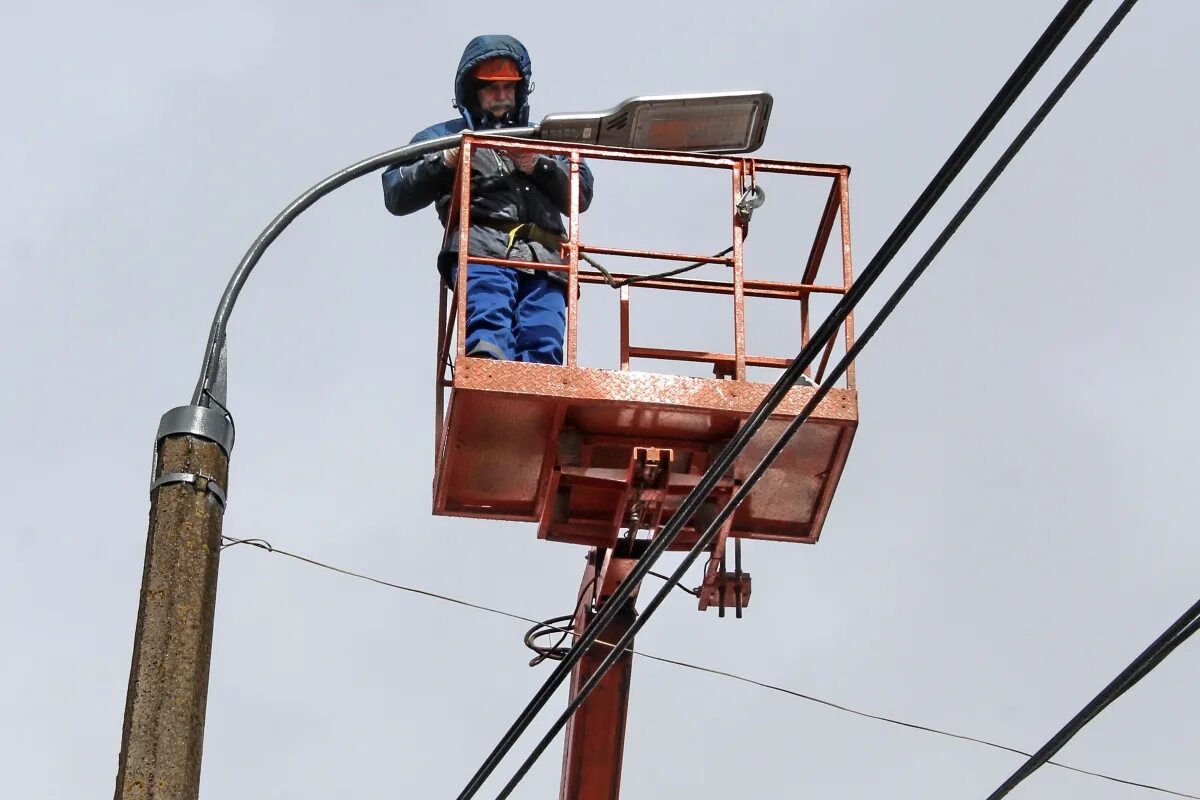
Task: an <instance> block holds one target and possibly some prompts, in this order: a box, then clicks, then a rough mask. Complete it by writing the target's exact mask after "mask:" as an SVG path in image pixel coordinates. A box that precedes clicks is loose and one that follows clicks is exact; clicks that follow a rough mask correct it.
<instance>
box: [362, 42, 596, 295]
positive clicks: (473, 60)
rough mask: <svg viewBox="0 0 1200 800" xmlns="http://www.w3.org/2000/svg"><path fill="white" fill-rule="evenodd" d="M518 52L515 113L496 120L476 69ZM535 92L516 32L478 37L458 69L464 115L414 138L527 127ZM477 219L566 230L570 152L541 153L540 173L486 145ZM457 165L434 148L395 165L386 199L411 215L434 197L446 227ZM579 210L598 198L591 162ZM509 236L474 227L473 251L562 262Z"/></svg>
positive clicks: (476, 167) (475, 201)
mask: <svg viewBox="0 0 1200 800" xmlns="http://www.w3.org/2000/svg"><path fill="white" fill-rule="evenodd" d="M497 57H503V58H510V59H512V60H514V61H516V62H517V66H518V68H519V69H520V71H521V76H522V80H521V81H520V83H518V84H517V87H516V92H515V94H516V96H515V103H514V105H513V109H512V111H510V112H509V113H508V114H506V115H505V116H504V117H503V118H502V119H493V118H491V117H490V115H487V114H485V113H484V112H482V111H481V110H480V108H479V103H478V101H477V99H476V91H477V87H476V86H474V85H472V84H473V81H472V80H471V78H470V73H471V71H472V70H473V69H475V67H476V66H478V65H479V64H480V63H482V62H483V61H486V60H487V59H490V58H497ZM532 91H533V68H532V64H531V62H530V59H529V51H527V50H526V49H525V45H523V44H521V42H519V41H518V40H517V39H515V38H514V37H512V36H504V35H488V36H476V37H475V38H474V39H472V40H471V41H470V42H468V43H467V46H466V48H465V49H464V50H463V54H462V58H461V59H459V62H458V70H457V71H456V72H455V75H454V105H455V107H456V108H458V111H459V115H460V116H459V117H458V118H457V119H451V120H447V121H445V122H441V123H438V124H437V125H431V126H429V127H428V128H425V129H424V130H422V131H420V132H418V133H417V134H416V135H415V136H413V138H412V141H413V142H420V141H425V140H428V139H434V138H437V137H439V136H447V135H449V134H453V133H459V132H461V131H463V130H467V129H470V130H477V131H483V130H487V129H489V128H502V127H522V126H525V125H528V124H529V94H530V92H532ZM471 167H472V168H471V219H472V222H474V221H475V220H486V221H488V222H490V223H492V224H493V225H496V224H499V225H509V224H510V223H511V224H512V225H516V224H519V223H522V222H531V223H533V224H535V225H537V226H538V227H540V228H542V229H544V230H548V231H551V232H553V233H559V234H562V233H565V231H566V228H565V227H564V225H563V221H562V215H563V214H566V213H568V211H569V204H570V165H569V163H568V161H567V159H566V158H563V157H560V156H555V157H548V156H539V157H538V159H537V163H536V164H535V166H534V169H533V172H532V174H525V173H523V172H521V171H520V170H518V169H517V168H516V166H515V165H514V164H513V162H512V159H510V158H509V157H508V156H507V155H506V154H504V153H501V152H498V151H495V150H491V149H479V150H477V151H476V152H475V156H474V157H473V158H472V165H471ZM454 173H455V170H454V169H453V168H451V167H449V166H447V165H446V163H445V161H444V160H443V159H442V156H441V154H440V153H431V154H429V155H426V156H423V157H422V158H420V159H417V160H415V161H410V162H407V163H403V164H399V165H397V166H394V167H391V168H389V169H388V170H386V171H385V172H384V173H383V197H384V205H386V206H387V209H388V211H390V212H391V213H393V214H396V215H404V214H411V213H413V212H414V211H418V210H420V209H422V208H424V207H425V206H427V205H429V204H430V203H434V204H435V207H436V209H437V214H438V218H439V219H440V220H441V222H442V225H443V226H444V225H445V224H446V220H447V218H448V216H449V211H450V197H451V194H452V191H453V188H454ZM579 178H580V180H579V187H580V191H579V208H580V210H581V211H582V210H585V209H587V207H588V205H589V204H590V203H591V200H592V172H591V170H590V169H589V168H588V166H587V165H586V164H581V165H580V169H579ZM507 248H508V237H507V236H506V235H505V234H504V233H503V232H502V231H500V230H496V229H495V228H494V227H491V226H487V225H478V224H472V225H471V233H470V249H469V252H470V253H471V254H472V255H482V256H487V257H490V258H504V257H506V255H508V256H509V257H511V258H514V259H519V260H523V261H538V262H542V263H561V262H562V259H561V258H560V257H559V255H558V253H557V252H556V251H551V250H550V249H549V248H547V247H545V246H544V245H542V244H540V243H538V242H524V241H520V242H518V243H517V245H516V247H514V248H513V250H512V252H511V253H508V252H507ZM457 253H458V237H457V236H449V237H447V242H446V247H445V249H443V251H442V252H441V253H440V254H439V256H438V267H439V269H440V270H441V272H442V275H443V276H446V275H447V270H448V269H450V267H451V266H452V265H453V264H454V263H455V261H456V260H457V257H458V256H457Z"/></svg>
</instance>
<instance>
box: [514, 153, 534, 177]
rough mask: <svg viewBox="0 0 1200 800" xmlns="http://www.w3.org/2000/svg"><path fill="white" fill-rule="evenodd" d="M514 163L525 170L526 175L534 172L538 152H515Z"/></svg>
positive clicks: (522, 170)
mask: <svg viewBox="0 0 1200 800" xmlns="http://www.w3.org/2000/svg"><path fill="white" fill-rule="evenodd" d="M512 160H513V163H514V164H516V165H517V169H519V170H521V172H524V173H525V174H526V175H532V174H533V167H534V165H536V164H537V160H538V154H537V153H513V154H512Z"/></svg>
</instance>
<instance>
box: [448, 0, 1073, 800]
mask: <svg viewBox="0 0 1200 800" xmlns="http://www.w3.org/2000/svg"><path fill="white" fill-rule="evenodd" d="M1089 4H1090V0H1069V1H1068V2H1067V3H1066V5H1064V6H1063V8H1062V10H1060V11H1059V13H1058V15H1057V16H1055V18H1054V20H1053V21H1052V22H1051V23H1050V25H1049V27H1048V28H1047V29H1046V31H1045V32H1044V33H1043V34H1042V36H1041V37H1040V38H1039V39H1038V41H1037V42H1036V43H1035V44H1034V46H1033V48H1032V49H1031V50H1030V51H1029V53H1028V54H1026V56H1025V58H1024V59H1022V61H1021V63H1020V64H1019V65H1018V67H1017V69H1016V70H1015V71H1014V73H1013V74H1012V75H1011V76H1010V77H1009V79H1008V80H1007V81H1006V82H1005V84H1004V86H1002V87H1001V89H1000V91H999V92H998V93H997V95H996V97H995V98H994V99H993V100H992V101H991V102H990V103H989V104H988V105H987V107H986V108H985V109H984V111H983V113H982V114H981V115H980V117H979V119H978V120H976V122H975V124H974V125H972V126H971V129H970V130H969V131H968V132H967V134H966V136H964V138H963V140H962V141H961V142H960V143H959V145H958V146H957V147H956V148H955V149H954V151H953V152H952V153H951V155H950V157H949V158H948V159H947V161H946V163H945V164H944V165H943V166H942V168H941V169H939V170H938V172H937V174H935V175H934V177H933V179H932V180H931V181H930V183H929V185H928V186H927V187H926V188H925V190H924V191H923V192H922V193H921V194H920V196H919V197H918V198H917V200H916V202H915V203H914V204H913V206H912V208H910V209H909V211H908V212H907V213H906V214H905V215H904V217H903V218H902V219H901V221H900V222H899V223H898V224H897V226H896V228H895V230H893V231H892V233H891V234H890V235H889V236H888V238H887V240H886V241H885V242H884V243H883V245H882V246H881V247H880V249H879V251H878V252H877V253H876V254H875V257H874V258H872V259H871V262H870V263H869V264H868V265H867V267H866V268H865V269H864V271H863V273H862V275H861V276H860V277H859V279H858V280H857V281H855V282H854V284H853V285H852V286H851V287H850V289H849V290H848V291H847V292H846V294H845V295H843V297H842V299H841V300H840V301H838V303H837V304H836V305H835V307H834V309H833V311H831V312H830V314H829V316H828V317H827V318H826V319H825V321H824V322H822V323H821V325H820V327H818V329H817V330H816V331H815V332H814V333H813V334H812V336H811V338H810V340H809V343H808V345H806V346H805V347H804V348H802V349H801V351H800V352H799V353H798V354H797V356H796V358H795V359H794V360H793V361H792V363H791V364H790V365H789V366H788V367H787V368H786V369H785V370H784V372H783V374H782V375H781V376H780V378H779V380H778V381H777V382H776V383H775V385H774V386H772V387H771V389H770V390H768V392H767V394H766V396H765V397H764V398H763V401H762V403H760V404H759V406H758V408H757V409H755V411H754V412H753V413H752V414H750V416H749V417H748V418H747V420H746V422H745V423H744V424H743V426H742V427H741V428H740V429H739V430H738V432H737V433H736V434H735V435H734V436H733V437H732V438H731V439H730V441H729V443H728V444H726V446H725V447H724V448H723V449H722V450H721V452H720V453H719V454H718V455H717V457H716V458H715V459H714V460H713V462H712V463H711V464H710V466H709V468H708V470H707V471H706V472H705V473H704V474H703V475H702V476H701V477H700V480H699V481H698V482H697V484H696V486H695V487H694V488H693V490H692V492H691V493H690V494H688V496H687V497H686V498H684V500H683V502H682V503H681V504H680V506H679V508H678V509H677V511H676V513H675V514H674V515H673V516H672V517H671V520H670V521H669V522H668V523H667V524H666V525H665V526H664V527H663V529H662V530H661V531H660V533H659V535H658V536H657V537H655V538H654V539H653V540H652V541H651V543H650V546H649V547H648V548H647V550H646V552H645V553H644V554H643V555H642V558H640V559H639V560H638V561H637V563H636V564H635V565H634V567H633V568H632V569H631V570H630V573H629V575H628V576H627V577H626V578H625V580H624V581H622V582H621V584H620V585H619V586H618V587H617V589H616V590H615V591H614V592H613V594H612V596H611V598H610V601H609V603H606V604H605V606H604V607H603V608H601V609H600V611H599V613H597V615H596V616H595V617H594V618H593V619H592V622H591V624H589V625H588V627H587V628H586V629H585V630H584V631H583V633H582V634H581V636H580V638H579V640H578V641H577V642H576V643H575V645H574V646H573V647H572V649H571V652H570V653H569V654H568V655H567V656H566V657H565V658H564V659H563V660H562V661H561V662H559V665H558V667H557V668H556V669H555V670H554V671H553V673H552V674H551V675H550V677H549V678H548V679H547V680H546V682H545V684H543V686H542V688H541V689H539V690H538V692H537V693H536V694H535V695H534V697H533V699H532V700H531V701H530V702H529V704H528V705H527V706H526V707H525V709H524V710H523V711H522V712H521V713H520V715H519V716H518V717H517V720H516V721H515V722H514V723H513V724H512V726H510V728H509V729H508V731H506V732H505V734H504V735H503V736H502V737H501V739H500V742H499V743H498V744H497V745H496V746H495V747H494V748H493V750H492V752H491V753H490V754H489V755H488V756H487V758H486V759H485V760H484V763H483V764H482V765H481V766H480V767H479V769H478V770H477V771H476V772H475V774H474V775H473V776H472V777H471V779H470V780H469V781H468V783H467V786H466V787H465V788H464V789H463V791H462V792H461V793H460V794H459V796H458V800H469V799H470V798H472V797H474V796H475V794H476V792H478V790H479V789H480V787H481V786H482V785H483V782H484V781H485V780H486V779H487V778H488V776H490V775H491V773H492V772H494V771H495V768H496V766H497V765H498V764H499V762H500V760H501V759H502V758H503V757H504V755H505V754H507V753H508V751H509V750H510V749H512V746H513V745H514V744H515V743H516V741H517V739H518V738H519V737H520V736H521V734H522V733H523V732H524V731H525V729H526V728H528V727H529V725H530V723H531V722H532V720H533V718H534V717H535V716H536V715H537V714H538V712H539V711H540V710H541V709H542V708H543V707H544V706H545V705H546V703H547V702H548V701H549V699H550V698H551V697H552V696H553V694H554V692H555V691H556V690H557V688H558V686H559V685H560V684H561V683H562V682H563V681H564V680H565V679H566V677H567V676H568V675H569V674H570V672H571V670H572V669H573V668H574V666H575V664H576V663H577V662H578V661H579V659H580V658H581V657H582V655H583V653H584V652H586V651H587V649H588V648H590V647H591V646H592V644H593V642H594V641H595V639H596V638H597V636H598V635H599V631H601V630H604V628H605V627H606V626H607V625H608V624H609V623H610V622H611V621H612V619H613V618H614V617H615V616H616V614H617V613H619V611H620V609H621V608H622V607H623V605H624V603H625V602H626V601H627V600H628V599H629V597H630V596H631V595H632V593H633V590H634V588H635V587H636V586H637V585H638V584H639V583H640V582H641V580H642V579H643V578H644V577H645V575H646V573H647V572H648V571H649V570H650V569H651V568H653V566H654V562H655V561H656V560H657V559H658V557H659V556H660V555H661V554H662V553H663V552H664V551H665V550H666V549H667V547H669V546H670V545H671V544H672V543H673V542H674V540H675V538H676V537H677V536H678V535H679V531H680V530H681V529H682V527H683V526H684V525H685V524H687V523H688V522H689V521H690V520H691V518H692V516H693V515H694V514H695V513H696V511H697V510H698V508H699V507H700V505H701V504H702V503H703V502H704V500H705V498H707V497H708V495H709V494H710V493H711V492H712V490H713V489H714V488H715V486H716V484H717V482H718V481H719V480H720V477H721V476H722V475H724V474H725V473H726V472H727V471H728V470H729V469H730V468H731V467H732V466H733V463H734V461H735V460H736V459H737V457H738V456H739V455H740V453H741V452H742V450H744V449H745V447H746V446H747V444H748V443H749V442H750V440H751V438H752V437H753V436H754V435H755V434H757V432H758V431H759V429H760V428H761V427H762V425H763V423H764V422H765V421H766V420H767V418H768V417H769V416H770V414H771V413H772V412H773V411H774V409H775V408H776V407H777V406H778V405H779V403H780V402H781V401H782V400H783V398H784V397H786V396H787V393H788V392H789V391H790V389H791V387H792V386H793V385H794V384H795V383H796V382H797V381H798V380H799V378H800V376H801V375H803V374H804V370H805V369H807V368H808V366H809V364H811V363H812V361H813V360H814V359H815V358H816V357H817V355H818V354H819V353H820V351H821V349H822V348H823V347H824V346H825V344H826V342H827V341H828V340H829V339H831V338H832V337H833V336H834V335H835V334H836V333H837V330H838V328H839V327H840V326H841V324H842V322H843V321H844V320H845V319H846V317H847V315H848V314H849V313H850V311H851V310H852V309H853V308H854V306H855V305H857V304H858V302H859V301H860V300H861V299H862V297H863V295H864V294H865V293H866V292H867V291H868V290H869V289H870V287H871V286H872V285H874V283H875V281H876V280H878V278H879V276H880V274H881V273H882V271H883V270H884V269H885V268H886V267H887V265H888V264H889V263H890V262H891V260H892V259H893V258H894V257H895V255H896V253H897V252H898V251H899V249H900V247H902V246H903V245H904V243H905V242H906V241H907V240H908V238H909V237H910V236H911V235H912V233H913V231H914V230H915V229H916V227H917V226H918V225H919V224H920V223H921V221H922V220H924V218H925V217H926V216H927V215H928V213H929V211H930V209H931V208H932V206H933V205H934V204H935V203H936V202H937V200H938V199H939V198H940V197H941V196H942V195H943V194H944V193H945V191H946V189H947V188H948V187H949V184H950V183H951V182H952V181H953V180H954V178H955V177H956V176H957V175H958V174H959V173H960V172H961V171H962V169H963V167H964V166H965V165H966V163H967V161H968V160H969V159H970V158H971V156H972V155H973V154H974V153H975V152H976V151H977V150H978V149H979V147H980V146H981V145H982V143H983V141H984V139H986V138H987V136H988V134H989V133H990V132H991V131H992V130H993V129H994V128H995V126H996V124H997V123H998V122H999V120H1000V118H1001V117H1002V116H1003V115H1004V113H1005V112H1006V111H1007V110H1008V109H1009V108H1011V106H1012V104H1013V103H1014V102H1015V101H1016V98H1017V96H1018V95H1019V94H1020V93H1021V91H1022V89H1024V87H1025V86H1027V85H1028V84H1029V82H1030V80H1032V78H1033V76H1034V74H1036V72H1037V71H1038V69H1039V68H1040V67H1041V65H1042V64H1043V63H1045V61H1046V59H1047V58H1049V56H1050V53H1052V52H1053V51H1054V49H1055V48H1056V47H1057V45H1058V44H1059V43H1060V42H1061V41H1062V39H1063V38H1064V37H1065V36H1066V34H1067V33H1068V32H1069V31H1070V29H1071V28H1072V27H1073V26H1074V24H1075V23H1076V21H1078V18H1079V16H1080V15H1081V14H1082V13H1083V11H1084V9H1086V8H1087V6H1088V5H1089ZM828 385H829V384H826V386H828ZM826 391H827V390H826ZM823 396H824V395H823V394H822V393H821V390H820V389H818V394H817V395H816V397H823ZM812 407H814V405H813V404H812V403H810V404H809V406H807V407H806V408H807V409H808V410H809V413H811V408H812ZM790 430H792V432H793V433H794V429H790ZM786 435H787V434H785V436H786ZM760 466H761V465H760ZM750 485H752V484H743V486H742V487H740V490H739V492H738V493H737V494H735V496H734V498H733V499H731V501H730V504H729V505H727V506H726V507H725V510H724V511H723V514H724V515H725V516H728V513H730V510H731V508H733V507H736V504H737V503H739V502H741V499H742V498H743V497H744V496H745V491H742V490H748V489H749V486H750ZM717 524H718V523H716V522H714V523H713V525H710V527H709V529H708V531H706V533H705V535H703V536H702V537H701V538H700V539H699V540H698V541H697V543H696V545H695V546H694V547H693V548H692V550H691V551H690V552H689V553H688V556H687V557H686V558H685V561H684V564H683V565H681V568H680V570H678V571H677V572H676V574H675V576H674V579H675V580H676V581H678V580H679V579H680V578H681V577H682V573H683V571H686V568H687V567H688V566H690V565H691V563H692V562H694V561H695V558H696V556H697V555H698V554H699V552H700V550H702V549H703V548H705V547H707V546H708V544H709V542H710V541H711V540H712V538H713V537H714V536H715V535H716V526H717ZM668 591H669V590H668ZM661 598H662V593H661V592H660V594H659V595H656V596H655V598H654V600H653V601H651V606H650V607H649V608H647V610H646V611H644V612H643V613H642V615H641V616H640V617H638V619H637V620H636V621H635V622H634V623H633V626H631V627H630V628H629V629H628V631H627V632H626V635H625V636H624V637H622V638H624V639H631V638H632V634H633V633H634V632H635V631H636V630H637V629H640V628H641V626H642V625H643V624H645V622H646V621H647V620H648V619H649V618H650V616H651V615H652V613H653V608H656V607H657V605H658V604H659V603H661V602H662V599H661ZM620 652H621V649H617V650H613V651H612V652H610V653H609V657H608V658H606V660H605V662H604V663H603V664H602V665H601V668H600V669H599V670H597V672H595V673H593V676H592V680H589V681H588V682H587V683H586V684H585V685H584V687H583V689H582V690H581V691H584V692H587V691H591V687H594V686H595V685H596V683H598V680H596V678H597V677H598V676H601V677H602V676H603V674H604V672H605V671H606V670H607V669H608V668H611V665H612V664H613V663H615V661H616V658H614V657H613V656H616V657H619V654H620ZM605 665H607V666H605ZM581 697H586V694H582V695H577V697H576V700H579V699H580V698H581ZM576 707H577V705H575V703H574V701H573V702H572V705H571V706H570V707H569V711H570V712H571V713H573V711H574V708H576ZM564 723H565V718H564V717H560V718H559V720H558V721H557V722H556V723H555V728H556V729H557V728H559V727H561V725H562V724H564ZM550 738H553V737H550ZM547 744H548V741H547V740H546V739H543V740H542V742H541V743H539V745H538V749H537V751H536V753H538V754H540V752H541V751H542V750H544V749H545V746H546V745H547ZM531 764H532V761H529V760H527V761H526V763H525V764H524V765H522V767H521V770H519V772H518V774H517V775H516V776H514V779H513V781H510V783H509V784H508V785H507V786H506V788H505V790H504V791H503V792H502V793H501V795H500V797H506V796H507V795H508V794H509V793H510V792H511V791H512V788H514V787H515V786H516V782H519V780H520V777H521V776H522V775H523V774H524V773H525V772H526V771H528V768H529V766H530V765H531Z"/></svg>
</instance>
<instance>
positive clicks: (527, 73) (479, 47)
mask: <svg viewBox="0 0 1200 800" xmlns="http://www.w3.org/2000/svg"><path fill="white" fill-rule="evenodd" d="M498 56H502V57H504V58H511V59H513V60H514V61H516V62H517V66H518V68H519V69H520V70H521V76H522V80H521V82H520V83H519V84H517V91H516V95H517V96H516V105H515V106H514V108H513V110H512V112H511V113H509V115H508V116H509V119H508V120H506V121H505V123H504V124H507V125H528V124H529V93H530V92H532V91H533V65H532V63H531V62H530V60H529V51H528V50H526V49H525V45H523V44H521V43H520V42H519V41H518V40H517V39H516V38H515V37H513V36H505V35H503V34H489V35H487V36H476V37H475V38H474V39H472V40H471V41H469V42H467V46H466V48H465V49H464V50H463V54H462V58H461V59H459V61H458V71H457V72H455V73H454V106H455V107H456V108H457V109H458V110H459V113H461V114H462V115H463V118H464V119H465V120H466V121H467V127H468V128H470V129H472V130H474V129H475V128H476V127H477V126H478V125H479V124H480V122H481V120H480V115H479V109H478V107H477V102H476V100H475V96H474V93H473V92H472V91H471V88H470V85H469V84H470V80H469V79H468V78H467V75H468V74H469V73H470V72H471V70H473V69H474V68H475V67H476V66H478V65H479V64H480V63H481V62H483V61H486V60H487V59H489V58H496V57H498Z"/></svg>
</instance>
